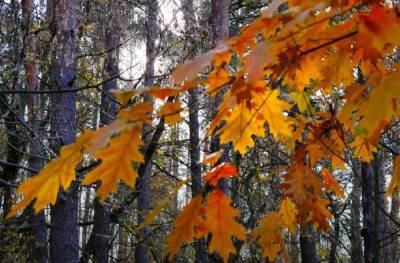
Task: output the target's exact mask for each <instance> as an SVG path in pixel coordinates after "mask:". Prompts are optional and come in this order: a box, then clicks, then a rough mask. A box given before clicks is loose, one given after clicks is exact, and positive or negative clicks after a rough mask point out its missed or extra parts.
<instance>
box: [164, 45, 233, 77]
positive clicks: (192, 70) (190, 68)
mask: <svg viewBox="0 0 400 263" xmlns="http://www.w3.org/2000/svg"><path fill="white" fill-rule="evenodd" d="M227 49H228V46H227V45H226V44H220V45H219V46H217V47H216V48H215V49H213V50H210V51H208V52H207V53H205V54H203V55H201V56H200V57H198V58H196V59H195V60H191V61H188V62H186V63H184V64H182V65H180V66H179V67H178V68H177V69H176V70H175V71H174V72H173V73H172V79H173V80H174V83H175V84H177V85H180V84H181V83H182V82H183V81H189V82H190V81H192V80H194V79H195V78H196V77H197V74H198V73H200V72H201V70H203V69H204V68H205V67H206V66H208V65H210V64H211V62H212V58H213V57H214V56H215V55H216V54H219V53H222V52H225V51H226V50H227Z"/></svg>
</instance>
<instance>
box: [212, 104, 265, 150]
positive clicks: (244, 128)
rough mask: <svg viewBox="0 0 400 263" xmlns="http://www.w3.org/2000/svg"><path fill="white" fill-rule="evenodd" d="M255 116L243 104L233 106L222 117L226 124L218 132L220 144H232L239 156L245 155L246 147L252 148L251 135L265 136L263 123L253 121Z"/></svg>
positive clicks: (254, 113) (255, 113)
mask: <svg viewBox="0 0 400 263" xmlns="http://www.w3.org/2000/svg"><path fill="white" fill-rule="evenodd" d="M256 115H257V112H256V111H254V110H252V109H249V108H248V107H247V106H246V104H244V103H241V104H239V105H235V107H234V108H233V110H232V111H231V112H229V113H228V114H226V115H225V116H224V117H223V119H224V120H225V121H226V123H225V125H224V126H223V127H222V128H221V130H220V131H219V134H220V139H221V143H223V144H225V143H229V142H233V147H234V148H235V150H237V151H239V152H240V153H241V154H244V153H246V150H247V147H253V146H254V141H253V138H252V136H253V135H255V136H260V137H263V136H264V135H265V128H264V123H260V122H257V121H255V120H256Z"/></svg>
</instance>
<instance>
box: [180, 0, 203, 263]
mask: <svg viewBox="0 0 400 263" xmlns="http://www.w3.org/2000/svg"><path fill="white" fill-rule="evenodd" d="M182 12H183V17H184V19H185V31H186V34H185V35H186V38H187V39H188V40H190V41H189V43H190V45H191V46H190V49H188V51H189V52H192V54H189V56H188V57H189V59H190V58H193V57H194V56H195V54H196V46H197V36H196V35H194V36H193V34H194V32H195V30H196V26H197V24H196V19H195V11H194V8H193V2H192V1H191V0H184V1H182ZM199 96H200V94H199V89H198V88H197V87H196V88H193V89H190V90H189V105H190V107H189V108H190V112H189V156H190V176H191V179H192V185H191V191H192V197H194V196H197V195H199V194H201V192H202V190H203V185H202V178H201V167H200V164H199V161H200V123H199V103H200V102H199ZM194 248H195V251H196V252H195V262H207V256H208V252H207V245H206V242H205V239H201V240H198V241H196V242H195V244H194Z"/></svg>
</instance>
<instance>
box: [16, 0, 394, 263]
mask: <svg viewBox="0 0 400 263" xmlns="http://www.w3.org/2000/svg"><path fill="white" fill-rule="evenodd" d="M386 2H388V1H386ZM282 4H287V6H288V8H287V9H286V10H285V11H283V12H279V13H277V12H276V9H277V8H278V7H279V6H280V5H282ZM399 12H400V10H399V7H398V6H394V7H393V6H384V5H383V4H382V3H380V2H379V1H355V0H347V1H346V0H334V1H327V0H325V1H324V0H309V1H301V0H289V1H282V0H277V1H274V2H272V4H270V6H269V7H268V8H266V10H265V11H263V12H262V15H261V17H260V18H258V19H257V20H255V21H254V22H253V23H252V24H251V25H249V26H247V27H246V28H244V29H243V30H242V32H241V34H240V35H238V36H236V37H232V38H230V39H227V40H225V41H224V42H223V43H221V44H220V45H219V46H218V47H217V48H215V49H214V50H211V51H209V52H208V53H205V54H204V55H202V56H200V57H199V58H198V59H195V60H193V61H189V62H187V63H185V64H183V65H181V66H179V67H178V68H177V70H176V71H175V72H174V73H173V75H172V77H173V84H171V87H168V88H166V87H163V88H162V87H153V88H150V89H144V90H123V91H116V92H115V94H116V96H117V98H118V100H119V101H120V102H121V103H122V104H125V105H126V106H125V107H123V108H122V109H121V110H120V111H119V112H118V119H117V120H115V121H114V122H113V123H111V124H110V125H108V126H105V127H102V128H100V129H98V130H95V131H85V132H83V133H82V134H80V135H79V136H78V137H77V139H76V143H74V144H72V145H68V146H65V147H63V148H62V149H61V153H60V156H59V157H58V158H57V159H55V160H53V161H51V162H50V163H48V164H47V165H46V166H45V167H44V169H43V170H42V171H41V172H40V174H39V175H37V176H34V177H32V178H29V179H28V180H26V181H25V182H23V183H22V184H21V185H20V187H19V188H18V193H23V199H22V200H20V201H19V203H18V204H16V205H15V206H14V207H13V209H12V211H11V212H10V214H9V216H15V215H16V214H17V212H18V211H21V210H22V209H24V208H26V207H27V206H28V205H29V204H30V203H31V202H32V201H34V209H35V211H40V210H41V209H43V208H44V207H45V206H46V205H48V204H53V205H54V204H55V202H56V199H57V194H58V190H59V188H60V187H62V188H63V190H67V189H68V187H69V186H70V184H71V182H72V181H73V180H75V178H76V175H75V167H76V166H77V165H78V164H79V163H80V162H81V161H82V159H84V160H89V159H100V160H101V164H100V165H98V166H97V167H96V168H95V169H93V170H92V171H91V172H90V173H89V174H87V176H86V177H85V178H84V180H83V181H82V184H85V185H87V184H92V183H94V182H97V181H100V182H101V186H100V187H99V188H98V190H97V196H98V197H99V198H100V199H101V200H104V199H106V198H107V196H108V195H109V193H110V192H114V191H115V190H116V188H117V184H118V182H119V181H120V180H121V181H123V182H124V183H125V184H127V185H129V186H131V187H134V185H135V181H136V178H137V173H136V171H135V170H134V168H133V167H134V166H133V163H141V162H143V161H144V157H143V155H142V153H141V147H142V146H143V142H142V140H141V133H142V125H143V124H144V123H151V122H152V120H153V118H155V116H153V115H156V114H157V116H158V117H159V118H160V119H163V120H164V121H165V123H167V124H171V125H174V124H176V123H178V122H179V121H180V119H181V117H180V113H181V112H182V111H183V110H184V109H183V108H182V106H181V104H180V102H179V100H178V99H179V95H180V94H182V93H183V92H186V91H187V90H188V89H190V88H193V87H197V86H199V85H202V86H203V87H206V92H207V93H208V94H209V95H210V96H211V97H215V95H216V94H218V93H220V92H221V89H222V88H224V91H225V90H226V92H225V93H224V95H223V99H222V102H221V103H220V105H219V107H218V112H217V114H216V116H215V117H214V118H213V121H212V123H211V124H210V126H209V128H208V135H210V136H211V135H212V136H215V135H218V136H219V137H220V140H221V143H222V144H225V143H232V145H233V148H234V150H235V151H238V152H239V153H241V154H245V153H246V150H247V149H249V148H250V147H253V146H254V140H253V138H254V136H257V137H264V136H266V129H265V127H266V125H265V124H266V123H268V131H269V133H270V134H272V135H273V136H274V137H276V138H277V139H279V140H280V141H281V142H283V143H285V145H286V147H287V151H288V153H289V154H290V156H291V164H290V166H287V167H282V169H281V170H280V173H281V174H283V178H284V180H283V181H284V182H283V183H282V185H281V194H282V196H281V203H280V205H279V208H278V210H277V211H276V212H270V213H268V214H267V215H266V216H265V218H264V219H262V220H261V221H260V222H259V224H258V225H259V227H258V228H256V229H255V230H253V231H251V233H246V229H245V228H244V227H243V226H242V225H240V224H239V223H238V222H236V221H235V217H237V216H238V215H239V211H238V210H237V209H235V208H233V207H232V206H231V200H230V198H229V197H228V195H226V194H225V193H224V192H222V191H221V190H219V189H217V188H214V190H212V191H211V192H209V193H208V194H207V195H206V196H203V195H199V196H195V197H193V199H192V200H191V201H190V202H189V203H188V204H187V206H186V207H185V208H184V209H183V211H182V212H181V213H180V215H178V216H177V218H176V219H175V221H174V226H175V227H174V229H173V230H172V231H171V233H170V234H169V235H168V237H167V243H168V247H167V253H168V254H169V256H170V258H171V257H173V256H174V255H176V254H177V252H178V251H179V248H180V246H181V245H182V244H184V243H190V242H192V240H193V239H194V238H201V237H204V236H206V235H208V234H209V233H211V240H210V243H209V251H210V252H214V251H215V252H217V253H218V254H219V255H220V256H221V257H222V258H223V259H224V260H225V261H227V259H228V257H229V253H235V249H234V246H233V243H232V236H235V237H236V238H237V239H240V240H246V239H247V241H249V242H250V241H255V242H257V244H258V245H259V246H260V247H261V249H262V251H263V256H265V257H268V258H269V259H270V260H273V259H274V258H276V257H277V256H282V255H284V254H285V253H284V252H283V250H284V243H283V238H284V236H285V235H286V234H287V233H289V232H290V233H293V234H295V233H296V231H297V226H298V225H300V226H305V225H309V224H311V225H313V226H314V227H315V228H319V229H321V230H327V229H328V228H329V223H328V220H329V218H330V217H331V213H330V211H329V210H328V209H327V206H328V205H329V201H328V200H327V199H326V198H324V192H331V193H333V194H334V195H336V196H337V197H338V198H342V197H343V192H342V189H341V187H340V185H339V184H338V183H337V182H336V181H335V179H334V178H333V176H332V173H331V172H332V171H333V170H335V169H341V168H345V167H346V163H349V159H348V158H346V157H345V155H344V153H352V156H353V157H354V158H359V159H361V160H362V161H364V162H369V161H371V159H372V158H373V155H374V152H377V148H376V146H375V145H376V144H377V142H378V141H379V138H380V134H381V132H382V131H383V130H384V129H385V128H386V127H387V126H388V125H389V124H390V122H391V120H392V118H394V117H396V116H397V117H398V116H399V115H400V114H399V113H400V112H399V107H398V106H399V102H400V88H399V85H400V73H399V71H398V65H397V64H395V63H391V62H390V59H388V56H390V54H393V52H395V50H396V48H397V47H398V46H399V45H400V19H399ZM233 59H234V60H235V63H239V66H237V65H236V68H239V70H236V71H234V70H233V69H232V68H233V67H232V66H230V65H231V63H233V62H232V60H233ZM205 69H207V72H208V73H207V74H199V73H201V72H203V71H204V70H205ZM355 73H357V74H356V75H358V78H360V76H363V77H362V79H363V81H356V79H355ZM142 93H148V94H152V95H153V96H154V97H155V98H157V99H159V100H162V101H164V104H163V106H162V107H161V108H160V109H159V110H158V112H157V113H154V112H155V111H156V110H155V109H153V107H152V106H151V105H149V104H146V103H137V104H134V105H129V104H128V101H130V99H131V98H132V97H133V96H138V95H140V94H142ZM167 98H168V100H167ZM311 98H312V100H315V101H318V108H317V107H316V106H314V105H315V104H313V103H311ZM378 109H379V110H378ZM221 154H222V152H217V153H214V154H212V155H211V156H209V157H206V158H205V160H204V161H203V162H204V164H206V165H208V166H209V167H210V169H211V168H212V169H211V170H210V171H209V172H206V173H205V175H204V180H205V182H207V183H208V184H209V185H211V186H215V185H216V184H217V182H218V180H219V179H221V178H228V177H231V176H237V170H236V168H235V167H234V166H232V165H230V164H228V163H218V159H219V157H220V156H221ZM347 155H348V154H346V156H347ZM322 159H324V160H329V161H330V162H326V161H325V162H323V163H325V164H326V163H329V165H325V167H323V168H322V169H321V165H319V168H318V169H315V164H316V163H317V162H319V161H321V160H322ZM319 163H321V162H319ZM399 167H400V159H399V158H397V160H396V162H395V171H394V175H393V178H392V181H391V183H390V186H389V189H388V193H389V194H391V193H393V191H394V190H395V189H396V188H397V187H400V168H399ZM313 168H314V169H313ZM316 170H318V172H317V171H316ZM397 170H399V171H397ZM153 217H154V215H153Z"/></svg>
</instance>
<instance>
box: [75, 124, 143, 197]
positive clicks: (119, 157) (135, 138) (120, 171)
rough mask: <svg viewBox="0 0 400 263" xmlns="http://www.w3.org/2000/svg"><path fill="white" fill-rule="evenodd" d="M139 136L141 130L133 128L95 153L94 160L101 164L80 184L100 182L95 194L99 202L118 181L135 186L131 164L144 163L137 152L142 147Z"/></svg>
mask: <svg viewBox="0 0 400 263" xmlns="http://www.w3.org/2000/svg"><path fill="white" fill-rule="evenodd" d="M140 134H141V129H140V128H139V127H137V126H134V127H132V128H131V129H130V130H125V131H123V132H121V134H120V135H118V136H117V137H114V138H113V139H111V141H110V145H109V146H108V147H106V148H103V149H102V150H100V151H98V152H97V153H96V158H98V159H101V164H100V165H99V166H98V167H96V168H95V169H94V170H92V171H91V172H90V173H89V174H88V175H87V176H86V177H85V179H84V180H83V182H82V184H84V185H90V184H92V183H95V182H97V181H100V182H101V186H100V187H99V189H98V190H97V192H96V195H97V196H98V197H99V198H100V200H102V201H104V200H105V199H106V198H107V196H108V194H109V193H110V192H114V191H115V190H116V189H117V184H118V182H119V180H122V181H123V182H125V183H126V184H127V185H128V186H130V187H133V186H135V182H136V178H137V173H136V171H135V169H134V168H133V164H132V163H133V162H136V163H141V162H143V161H144V158H143V155H142V153H141V152H140V151H139V148H140V147H141V146H142V145H143V142H142V140H141V138H140V137H141V136H140Z"/></svg>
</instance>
